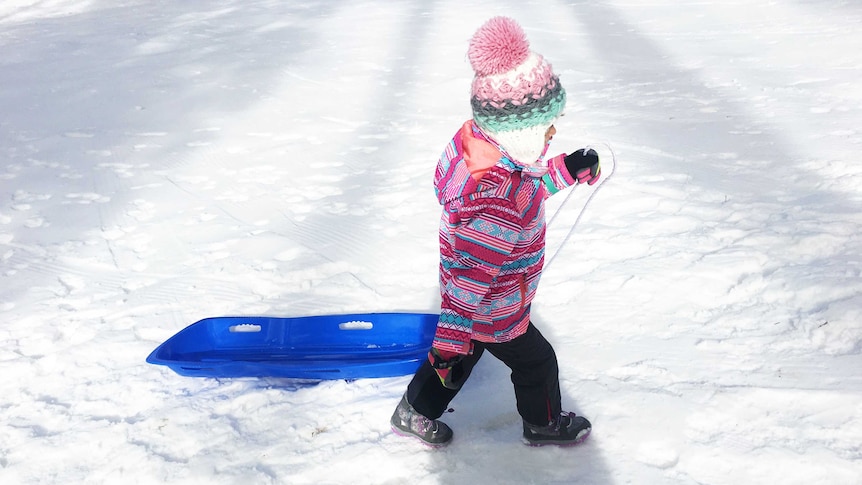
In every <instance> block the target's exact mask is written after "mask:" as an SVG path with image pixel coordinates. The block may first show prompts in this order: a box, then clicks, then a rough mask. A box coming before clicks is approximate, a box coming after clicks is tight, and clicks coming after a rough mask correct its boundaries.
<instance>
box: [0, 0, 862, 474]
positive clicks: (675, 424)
mask: <svg viewBox="0 0 862 485" xmlns="http://www.w3.org/2000/svg"><path fill="white" fill-rule="evenodd" d="M497 14H506V15H510V16H513V17H515V18H517V19H518V20H519V21H520V22H521V23H522V24H523V25H524V27H525V29H526V30H527V33H528V35H529V37H530V38H531V40H532V44H533V47H534V48H535V49H536V50H537V51H538V52H540V53H542V54H544V55H546V56H547V57H548V58H549V59H550V60H551V61H552V62H553V64H554V67H555V70H556V71H557V72H558V73H559V74H560V75H561V77H562V81H563V83H564V85H565V86H566V87H567V89H568V91H569V97H570V102H569V107H568V114H567V116H566V117H565V118H564V119H563V120H562V121H561V122H560V123H558V125H557V128H558V130H559V133H558V135H557V137H556V138H555V146H554V147H553V150H552V151H554V153H558V152H562V151H571V150H573V149H575V148H578V147H581V146H583V145H585V144H592V145H593V146H595V147H596V148H597V149H598V150H599V152H600V153H601V155H602V157H603V160H605V167H606V168H605V171H606V172H610V168H611V167H613V165H614V164H613V163H612V162H611V152H610V150H609V148H608V147H612V148H613V151H614V152H615V154H616V158H617V163H616V167H615V173H614V174H613V176H612V177H610V178H608V179H606V183H605V184H604V185H602V186H601V188H600V189H599V191H598V192H596V193H595V195H594V197H593V198H592V200H591V201H590V202H589V204H587V205H586V210H584V211H583V216H582V217H581V219H580V220H579V222H578V224H577V225H576V227H575V230H574V231H573V232H572V233H571V235H570V236H568V237H567V235H568V234H569V230H570V229H571V228H572V225H573V224H574V223H575V221H576V219H577V218H578V216H579V215H580V214H581V211H582V209H584V207H585V203H586V201H587V198H588V197H589V196H590V195H591V194H593V190H594V188H586V187H581V188H578V189H577V190H576V192H575V193H574V194H573V196H572V197H571V198H570V199H569V200H568V201H567V202H566V203H565V204H564V205H563V208H562V211H561V212H560V213H559V216H558V217H557V218H556V220H555V221H554V227H552V228H551V230H550V232H549V243H548V244H549V248H548V252H549V257H550V256H552V255H555V257H554V258H553V260H552V261H551V262H550V264H549V266H548V268H547V272H546V275H545V278H544V280H543V286H542V289H541V290H540V296H539V298H538V300H537V302H536V305H535V307H534V308H535V319H536V321H537V324H538V325H539V327H540V328H541V329H542V330H543V331H544V332H545V334H546V335H547V336H548V337H549V339H550V340H552V342H553V343H554V344H555V347H556V349H557V352H558V355H559V358H560V361H561V371H562V380H563V381H562V383H563V392H564V401H565V405H566V407H567V408H569V409H572V410H575V411H577V412H579V413H581V414H584V415H586V416H588V417H589V418H590V419H591V420H592V422H593V423H594V431H593V435H592V437H591V439H590V441H588V442H587V443H586V444H584V445H583V446H580V447H576V448H572V449H564V450H561V449H544V448H543V449H533V448H528V447H525V446H524V445H523V444H521V442H520V440H519V432H520V429H519V419H518V417H517V415H516V413H515V411H514V398H513V396H512V391H511V388H510V385H509V383H508V377H507V374H506V371H505V369H504V367H503V366H502V365H500V364H499V363H498V362H496V361H494V360H493V359H492V358H490V357H489V358H487V359H485V360H484V361H483V362H482V363H481V364H480V366H479V367H478V368H477V371H476V373H475V374H474V377H473V379H472V380H471V382H470V385H469V386H468V387H467V388H466V389H465V390H464V391H463V393H462V394H461V395H459V397H458V398H457V399H456V400H455V402H453V407H454V408H455V411H456V412H454V413H453V414H449V415H447V416H446V417H445V420H446V421H447V422H448V423H449V424H450V425H451V426H452V427H453V428H454V429H455V432H456V438H455V441H454V442H453V443H452V445H451V446H450V447H448V448H447V449H444V450H437V451H433V450H427V449H425V448H423V447H422V446H420V445H418V444H414V443H413V442H411V441H405V440H404V439H402V438H399V437H396V436H394V435H393V434H392V433H391V432H390V431H389V426H388V418H389V415H390V414H391V412H392V409H393V407H394V406H395V404H396V403H397V401H398V399H399V398H400V395H401V393H402V392H403V390H404V388H405V386H406V384H407V381H408V379H409V378H408V377H399V378H390V379H376V380H373V379H371V380H359V381H355V382H352V383H347V382H340V381H334V382H325V383H322V384H319V385H316V386H302V385H298V384H297V383H295V382H289V381H283V380H278V379H235V380H230V379H227V380H213V379H196V378H186V377H180V376H178V375H176V374H174V373H172V372H171V371H170V370H168V369H166V368H163V367H156V366H151V365H148V364H146V363H145V362H144V359H145V357H146V356H147V354H148V353H149V352H150V351H151V350H152V349H153V348H155V347H156V346H157V345H158V344H159V343H160V342H162V341H164V340H165V339H167V338H168V337H170V336H171V335H173V334H174V333H175V332H177V331H178V330H180V329H181V328H183V327H184V326H186V325H188V324H190V323H192V322H194V321H196V320H198V319H201V318H204V317H208V316H216V315H224V314H244V315H251V314H253V315H257V314H264V315H279V316H286V315H306V314H312V313H340V312H354V311H355V312H366V311H369V312H370V311H396V310H406V311H432V312H433V311H436V309H437V298H438V296H437V286H436V284H437V274H436V264H437V253H436V224H437V217H438V211H439V208H438V206H437V205H436V201H435V199H434V196H433V191H432V188H431V177H432V171H433V167H434V164H435V162H436V158H437V156H438V155H439V153H440V151H441V150H442V148H443V145H444V144H445V143H446V142H447V141H448V139H449V138H450V136H451V135H452V134H453V133H454V132H455V130H456V129H457V128H458V127H459V126H460V123H461V122H462V121H463V120H464V119H466V118H468V117H469V111H468V110H469V104H468V89H469V81H470V78H471V75H472V73H471V72H470V69H469V65H468V63H467V61H466V57H465V52H466V48H467V41H468V39H469V37H470V35H471V34H472V33H473V31H474V30H475V29H476V28H477V27H478V26H479V25H480V24H481V23H482V22H483V21H484V20H486V19H487V18H489V17H490V16H492V15H497ZM860 25H862V7H860V6H859V5H858V4H857V3H856V2H852V1H839V0H835V1H832V0H779V1H770V2H766V1H752V0H712V1H709V0H708V1H700V2H679V1H676V0H650V1H646V0H644V1H641V0H604V1H593V0H589V1H588V0H575V1H569V2H540V1H533V2H523V1H505V2H500V1H499V0H495V1H491V0H486V1H482V2H454V1H435V2H430V1H424V0H422V1H418V0H417V1H414V2H407V1H382V0H381V1H371V0H364V1H349V2H348V1H344V2H335V1H330V2H312V1H306V2H281V1H277V0H234V1H228V0H221V1H210V2H202V1H184V2H153V1H149V0H121V1H113V2H108V1H98V0H65V1H64V0H50V1H49V0H46V1H36V0H12V1H6V2H3V3H2V5H0V86H2V89H0V281H2V289H0V373H2V379H0V396H2V397H0V483H2V484H36V483H39V484H73V483H87V484H117V483H123V484H135V483H140V484H150V483H172V484H173V483H177V484H270V483H271V484H275V483H279V484H281V483H290V484H312V483H313V484H340V483H351V484H372V483H373V484H381V483H386V484H400V483H414V484H443V485H448V484H460V483H475V484H485V483H489V484H490V483H500V484H508V483H512V484H525V483H534V484H563V483H588V484H606V483H614V484H625V483H632V484H660V483H681V484H695V483H698V484H769V483H782V484H813V483H817V484H820V483H823V484H827V483H828V484H859V483H862V448H860V443H862V373H860V369H862V235H860V234H862V164H860V162H862V160H860V155H859V152H860V150H862V133H860V124H862V85H860V82H859V80H860V79H862V31H860V29H859V26H860ZM605 143H607V144H608V145H604V144H605ZM563 197H565V194H560V196H558V197H556V199H557V200H556V201H552V202H553V203H552V204H550V205H549V215H552V214H554V213H555V211H556V210H557V208H559V207H560V203H561V202H562V200H563ZM557 251H559V252H557Z"/></svg>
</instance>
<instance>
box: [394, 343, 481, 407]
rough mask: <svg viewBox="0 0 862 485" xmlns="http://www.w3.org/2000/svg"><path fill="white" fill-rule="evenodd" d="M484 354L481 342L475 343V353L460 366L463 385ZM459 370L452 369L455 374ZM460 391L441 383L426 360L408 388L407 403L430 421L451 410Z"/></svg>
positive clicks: (465, 358)
mask: <svg viewBox="0 0 862 485" xmlns="http://www.w3.org/2000/svg"><path fill="white" fill-rule="evenodd" d="M483 352H484V345H483V344H481V343H480V342H474V343H473V353H472V354H471V355H468V356H466V357H464V360H462V361H461V362H460V363H459V364H458V365H459V366H461V369H460V371H461V372H463V373H464V377H463V378H462V379H461V384H463V383H464V381H466V380H467V378H469V377H470V373H471V372H472V371H473V367H475V366H476V363H478V362H479V359H480V358H481V357H482V353H483ZM456 370H458V369H452V372H455V371H456ZM458 391H459V389H449V388H447V387H444V386H443V383H442V382H440V377H438V376H437V372H436V371H435V370H434V367H432V366H431V363H430V362H428V360H427V359H426V360H425V362H423V363H422V365H421V366H420V367H419V370H417V371H416V374H415V375H414V376H413V380H412V381H410V384H409V385H408V386H407V394H406V396H407V402H408V403H410V405H411V406H413V409H415V410H416V411H417V412H418V413H419V414H421V415H423V416H425V417H426V418H428V419H437V418H439V417H440V416H442V415H443V413H444V412H446V409H448V408H449V403H450V402H451V401H452V399H454V398H455V395H457V394H458Z"/></svg>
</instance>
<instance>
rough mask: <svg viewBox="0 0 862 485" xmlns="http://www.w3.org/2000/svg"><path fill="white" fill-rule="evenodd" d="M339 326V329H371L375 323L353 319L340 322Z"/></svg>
mask: <svg viewBox="0 0 862 485" xmlns="http://www.w3.org/2000/svg"><path fill="white" fill-rule="evenodd" d="M338 328H339V330H371V329H372V328H374V324H373V323H371V322H366V321H364V320H353V321H350V322H342V323H339V324H338Z"/></svg>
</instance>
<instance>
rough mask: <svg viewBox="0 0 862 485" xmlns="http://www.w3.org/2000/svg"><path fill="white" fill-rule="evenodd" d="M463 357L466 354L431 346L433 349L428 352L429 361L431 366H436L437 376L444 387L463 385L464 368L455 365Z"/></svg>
mask: <svg viewBox="0 0 862 485" xmlns="http://www.w3.org/2000/svg"><path fill="white" fill-rule="evenodd" d="M463 359H464V356H463V355H461V354H456V353H454V352H448V351H446V350H437V349H436V348H434V347H431V351H430V352H428V361H429V362H431V366H432V367H434V370H435V371H436V372H437V376H438V377H440V382H441V383H442V384H443V387H446V388H449V389H459V388H460V387H461V384H462V382H461V380H462V377H463V375H462V374H463V370H462V369H461V368H457V369H456V368H455V366H457V365H458V364H459V363H461V360H463Z"/></svg>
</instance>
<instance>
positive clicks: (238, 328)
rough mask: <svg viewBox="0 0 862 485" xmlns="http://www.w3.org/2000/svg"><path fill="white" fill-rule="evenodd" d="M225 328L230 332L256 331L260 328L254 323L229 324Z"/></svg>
mask: <svg viewBox="0 0 862 485" xmlns="http://www.w3.org/2000/svg"><path fill="white" fill-rule="evenodd" d="M227 329H228V331H229V332H230V333H258V332H260V330H261V326H260V325H255V324H254V323H241V324H239V325H231V326H230V327H228V328H227Z"/></svg>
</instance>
